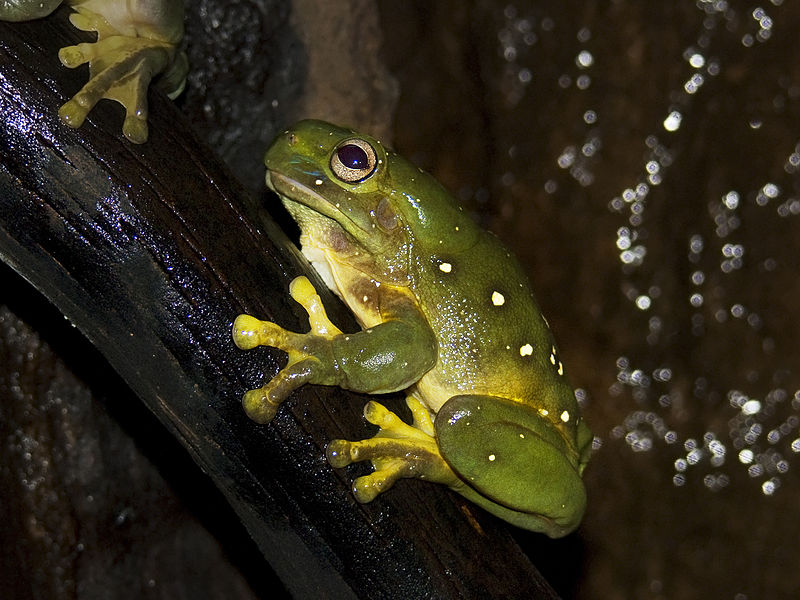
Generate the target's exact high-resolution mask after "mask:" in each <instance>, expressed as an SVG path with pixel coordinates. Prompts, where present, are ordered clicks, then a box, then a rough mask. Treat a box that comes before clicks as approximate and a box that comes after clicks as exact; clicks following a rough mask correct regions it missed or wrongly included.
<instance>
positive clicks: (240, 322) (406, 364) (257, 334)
mask: <svg viewBox="0 0 800 600" xmlns="http://www.w3.org/2000/svg"><path fill="white" fill-rule="evenodd" d="M289 293H290V294H291V296H292V298H294V299H295V300H296V301H297V302H298V303H300V304H301V305H302V306H303V308H305V310H306V312H307V313H308V318H309V324H310V326H311V331H310V332H309V333H294V332H291V331H287V330H285V329H283V328H282V327H280V326H278V325H276V324H275V323H271V322H269V321H260V320H258V319H256V318H255V317H252V316H250V315H239V316H238V317H237V318H236V320H235V321H234V324H233V340H234V342H235V343H236V345H237V346H238V347H239V348H242V349H243V350H249V349H251V348H255V347H256V346H272V347H274V348H279V349H281V350H283V351H285V352H286V353H287V354H288V355H289V361H288V363H287V365H286V367H284V368H283V369H281V370H280V371H279V372H278V374H277V375H276V376H275V377H274V378H273V379H272V380H271V381H270V382H269V383H267V384H266V385H265V386H263V387H261V388H259V389H255V390H250V391H249V392H247V393H246V394H245V395H244V398H243V400H242V403H243V405H244V409H245V411H246V412H247V415H248V416H249V417H250V418H251V419H253V420H254V421H257V422H259V423H268V422H269V421H270V420H271V419H272V418H273V417H274V416H275V413H276V411H277V409H278V406H279V405H280V403H281V402H282V401H283V400H284V399H285V398H286V397H287V396H288V395H289V394H290V393H291V392H292V391H293V390H295V389H296V388H298V387H300V386H301V385H303V384H305V383H314V384H319V385H337V386H339V387H342V388H345V389H349V390H353V391H357V392H366V393H386V392H394V391H397V390H401V389H405V388H407V387H408V386H410V385H411V384H412V383H414V382H416V381H417V380H418V379H419V378H420V377H422V375H423V374H424V373H425V372H426V371H428V370H429V369H430V368H431V367H432V366H433V365H434V364H435V362H436V356H437V354H436V353H437V346H436V340H435V337H434V335H433V332H432V331H431V330H430V326H429V325H428V323H427V321H425V320H424V318H423V317H422V316H421V314H419V313H418V312H416V310H415V309H413V308H409V307H407V306H404V305H403V303H402V302H400V303H396V304H397V305H396V306H389V307H387V308H386V309H385V310H384V315H385V316H386V318H387V320H386V321H385V322H383V323H381V324H379V325H376V326H375V327H371V328H369V329H367V330H365V331H360V332H358V333H352V334H345V333H342V332H341V331H340V330H339V329H338V328H337V327H336V326H335V325H334V324H333V323H331V322H330V320H329V319H328V317H327V315H326V314H325V308H324V307H323V305H322V301H321V300H320V298H319V295H317V293H316V290H314V287H313V286H312V285H311V283H310V282H309V281H308V279H307V278H305V277H298V278H296V279H295V280H294V281H292V283H291V284H290V286H289Z"/></svg>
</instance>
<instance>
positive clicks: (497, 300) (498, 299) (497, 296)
mask: <svg viewBox="0 0 800 600" xmlns="http://www.w3.org/2000/svg"><path fill="white" fill-rule="evenodd" d="M505 303H506V299H505V296H503V294H501V293H500V292H497V291H494V292H492V304H494V305H495V306H503V304H505Z"/></svg>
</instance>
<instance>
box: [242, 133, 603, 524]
mask: <svg viewBox="0 0 800 600" xmlns="http://www.w3.org/2000/svg"><path fill="white" fill-rule="evenodd" d="M353 146H357V148H356V149H355V150H354V148H353ZM343 148H344V150H342V149H343ZM359 148H360V149H362V150H364V149H366V150H370V149H371V152H372V153H373V154H374V160H372V161H370V160H369V158H370V157H369V156H368V154H369V153H368V152H359ZM354 156H357V157H361V158H365V159H366V167H365V168H364V169H362V170H359V167H361V166H363V164H364V161H363V160H362V162H361V163H357V161H354V160H353V157H354ZM265 162H266V165H267V170H268V173H267V184H268V185H269V187H271V188H272V189H273V190H274V191H275V192H277V193H278V195H279V196H280V197H281V199H282V201H283V202H284V204H285V206H286V207H287V209H288V210H289V212H290V214H291V215H292V216H293V217H294V219H295V220H296V221H297V222H298V224H299V226H300V229H301V244H302V247H303V252H304V254H305V255H306V256H307V257H308V258H309V260H310V261H311V262H312V264H313V265H314V266H315V268H316V269H317V270H318V271H319V272H320V274H321V276H322V278H323V280H324V281H325V282H326V283H327V284H328V285H329V287H331V289H333V290H334V291H335V292H336V293H337V294H338V295H339V296H340V297H341V298H342V299H343V300H344V301H345V302H346V304H347V305H348V306H349V307H350V308H351V310H352V311H353V312H354V313H355V315H356V317H357V319H358V320H359V322H360V324H361V325H362V327H363V328H364V331H361V332H359V333H355V334H341V333H340V332H339V331H338V329H336V328H335V326H333V325H332V324H330V323H329V322H328V321H327V319H326V318H325V316H324V312H322V314H321V316H319V314H318V313H319V312H320V311H322V309H321V305H319V306H317V305H318V304H319V302H318V296H315V295H314V290H313V288H312V287H311V286H310V284H308V282H307V280H305V278H301V279H302V281H301V280H295V282H294V283H293V288H291V293H292V296H293V297H294V298H295V299H297V300H298V301H299V302H301V303H302V304H303V305H304V306H305V307H306V309H307V310H308V311H309V315H310V322H311V325H312V331H311V332H310V333H308V334H297V333H291V332H288V331H286V330H283V329H282V328H280V327H278V326H277V325H275V324H273V323H269V322H263V321H258V320H257V319H254V318H253V317H250V316H247V315H241V316H240V317H239V318H238V319H237V321H236V323H234V333H233V335H234V340H235V341H236V343H237V345H239V346H240V347H241V348H252V347H254V346H256V345H267V346H274V347H278V348H281V349H283V350H285V351H287V352H288V353H289V364H288V365H287V366H286V367H285V368H284V369H283V370H281V372H280V373H278V375H277V376H276V377H275V378H274V379H273V380H272V381H270V382H269V383H268V384H267V385H266V386H264V387H263V388H260V389H258V390H252V391H251V392H248V394H247V395H246V396H245V399H244V405H245V409H246V410H247V412H248V414H249V415H250V416H251V417H252V418H253V419H255V420H257V421H259V422H268V421H269V420H270V419H271V418H272V416H273V415H274V414H275V411H276V410H277V407H278V405H279V404H280V402H281V401H282V400H283V399H284V398H285V397H286V396H287V395H288V394H289V393H290V392H291V391H292V390H293V389H295V388H296V387H298V386H300V385H302V384H304V383H316V384H324V385H338V386H340V387H343V388H347V389H351V390H355V391H358V392H366V393H385V392H393V391H397V390H403V389H407V390H408V392H409V400H408V402H409V406H410V407H411V409H412V412H413V414H414V424H413V425H406V424H404V423H402V421H400V419H399V418H398V417H397V416H396V415H394V414H393V413H391V412H389V411H388V410H386V409H385V408H384V407H383V406H381V405H380V404H378V403H377V402H370V403H368V404H367V406H366V408H365V415H366V417H367V419H368V420H370V421H371V422H372V423H375V424H377V425H379V426H380V427H381V430H380V432H379V433H378V434H377V435H376V436H375V437H374V438H372V439H368V440H362V441H358V442H348V441H344V440H334V441H333V442H331V444H330V445H329V447H328V458H329V461H330V462H331V464H333V465H334V466H337V467H340V466H344V465H346V464H349V463H351V462H355V461H359V460H371V461H372V462H373V464H374V465H375V468H376V471H375V473H373V474H371V475H369V476H366V477H361V478H359V479H357V480H356V482H355V484H354V491H355V493H356V496H357V498H358V499H359V500H361V501H369V500H371V499H372V498H374V497H375V496H376V495H377V494H378V493H380V492H382V491H385V490H386V489H388V487H390V486H391V485H392V483H393V482H394V481H395V480H396V479H397V478H399V477H422V478H424V479H428V480H432V481H437V482H440V483H444V484H445V485H448V486H449V487H450V488H452V489H454V490H455V491H457V492H459V493H460V494H462V495H463V496H465V497H467V498H468V499H470V500H471V501H473V502H475V503H476V504H478V505H480V506H481V507H483V508H485V509H486V510H488V511H489V512H491V513H493V514H495V515H497V516H499V517H501V518H503V519H505V520H507V521H509V522H511V523H513V524H514V525H517V526H519V527H523V528H525V529H529V530H533V531H539V532H542V533H545V534H547V535H549V536H551V537H560V536H563V535H566V534H567V533H569V532H570V531H572V530H573V529H574V528H575V527H577V525H578V523H579V522H580V520H581V518H582V516H583V513H584V510H585V506H586V494H585V490H584V486H583V482H582V479H581V473H582V472H583V469H584V467H585V466H586V463H587V461H588V459H589V454H590V446H591V439H592V435H591V433H590V431H589V429H588V428H587V427H586V425H585V423H584V422H583V421H582V419H581V416H580V412H579V409H578V405H577V402H576V399H575V395H574V393H573V390H572V388H571V387H570V386H569V384H568V382H567V380H566V377H565V376H564V367H563V365H562V363H561V361H560V359H559V357H558V351H557V349H556V346H555V342H554V340H553V336H552V334H551V332H550V328H549V326H548V325H547V322H546V320H545V319H544V317H543V316H542V314H541V312H540V311H539V308H538V307H537V305H536V302H535V300H534V297H533V294H532V292H531V289H530V287H529V284H528V281H527V279H526V277H525V274H524V272H523V270H522V268H521V267H520V265H519V264H518V262H517V261H516V260H515V259H514V258H513V257H512V256H511V254H510V253H509V252H508V251H507V250H506V249H505V248H504V247H503V246H502V244H501V243H500V242H499V241H498V240H497V239H496V238H495V237H494V236H493V235H491V234H489V233H487V232H485V231H482V230H481V229H479V228H478V227H476V226H475V224H474V223H473V222H472V220H471V219H470V218H469V217H468V216H467V215H465V214H464V213H463V212H462V210H461V208H460V207H459V206H458V205H457V204H456V202H455V201H454V199H453V198H452V196H450V195H449V194H448V193H447V192H446V191H445V190H444V188H442V187H441V185H440V184H439V183H438V182H437V181H436V180H434V179H433V178H432V177H431V176H430V175H428V174H426V173H424V172H422V171H420V170H419V169H418V168H417V167H415V166H413V165H412V164H411V163H409V162H408V161H406V160H405V159H403V158H402V157H400V156H398V155H396V154H394V153H392V152H390V151H388V150H386V149H385V148H384V147H383V146H382V145H381V144H380V142H379V141H377V140H375V139H373V138H371V137H368V136H365V135H361V134H357V133H355V132H353V131H351V130H348V129H342V128H339V127H336V126H333V125H330V124H328V123H324V122H321V121H302V122H300V123H298V124H297V125H295V126H294V127H293V128H292V129H291V130H289V131H286V132H284V133H283V134H282V135H281V136H279V137H278V138H277V139H276V141H275V142H274V143H273V145H272V146H271V147H270V149H269V150H268V151H267V154H266V158H265ZM333 163H338V165H336V167H337V170H336V172H334V170H333V166H332V165H333ZM373 163H374V166H373ZM295 284H297V285H295ZM314 314H317V316H316V317H315V316H314ZM315 318H317V319H322V321H315Z"/></svg>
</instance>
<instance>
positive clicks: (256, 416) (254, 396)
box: [242, 387, 281, 425]
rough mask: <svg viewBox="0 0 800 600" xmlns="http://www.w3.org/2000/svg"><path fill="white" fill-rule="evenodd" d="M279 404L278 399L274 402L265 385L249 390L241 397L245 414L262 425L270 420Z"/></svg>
mask: <svg viewBox="0 0 800 600" xmlns="http://www.w3.org/2000/svg"><path fill="white" fill-rule="evenodd" d="M280 404H281V403H280V400H278V401H277V402H276V401H275V399H274V398H271V397H270V395H269V390H268V389H267V388H266V387H263V388H258V389H257V390H250V391H249V392H247V393H246V394H245V395H244V396H243V397H242V406H243V407H244V412H245V414H247V416H248V417H250V418H251V419H252V420H253V421H255V422H256V423H260V424H262V425H263V424H265V423H269V422H270V421H272V419H273V417H274V416H275V414H276V413H277V412H278V407H279V406H280Z"/></svg>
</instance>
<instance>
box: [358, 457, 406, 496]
mask: <svg viewBox="0 0 800 600" xmlns="http://www.w3.org/2000/svg"><path fill="white" fill-rule="evenodd" d="M403 476H404V469H403V467H402V466H401V465H398V466H397V467H396V468H384V469H381V470H380V471H375V472H374V473H370V474H369V475H364V476H363V477H357V478H356V479H355V481H353V496H355V498H356V500H358V501H359V502H360V503H361V504H366V503H367V502H372V501H373V500H374V499H375V498H376V497H377V496H378V494H382V493H383V492H385V491H388V490H389V489H390V488H391V487H392V486H393V485H394V482H395V481H397V480H398V479H400V478H401V477H403Z"/></svg>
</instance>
